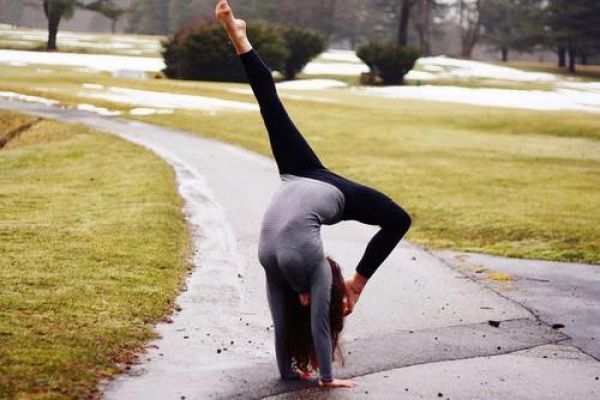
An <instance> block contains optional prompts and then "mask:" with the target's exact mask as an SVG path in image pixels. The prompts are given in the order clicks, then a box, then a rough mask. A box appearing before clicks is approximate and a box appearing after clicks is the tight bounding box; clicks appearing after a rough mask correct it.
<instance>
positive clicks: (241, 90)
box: [227, 84, 339, 103]
mask: <svg viewBox="0 0 600 400" xmlns="http://www.w3.org/2000/svg"><path fill="white" fill-rule="evenodd" d="M278 85H279V84H278ZM227 90H228V91H229V92H232V93H239V94H248V95H254V94H253V93H252V89H244V88H233V89H227ZM279 97H281V98H283V99H291V100H302V101H314V102H316V103H339V101H338V100H334V99H328V98H325V97H315V96H300V95H295V94H289V93H279Z"/></svg>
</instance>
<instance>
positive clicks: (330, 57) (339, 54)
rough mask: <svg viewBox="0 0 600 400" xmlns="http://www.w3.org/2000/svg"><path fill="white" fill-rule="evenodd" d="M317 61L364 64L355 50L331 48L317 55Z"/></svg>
mask: <svg viewBox="0 0 600 400" xmlns="http://www.w3.org/2000/svg"><path fill="white" fill-rule="evenodd" d="M317 61H334V62H346V63H353V64H362V60H361V59H360V58H358V57H357V56H356V52H354V51H353V50H336V49H330V50H327V51H326V52H324V53H322V54H321V55H320V56H319V57H317Z"/></svg>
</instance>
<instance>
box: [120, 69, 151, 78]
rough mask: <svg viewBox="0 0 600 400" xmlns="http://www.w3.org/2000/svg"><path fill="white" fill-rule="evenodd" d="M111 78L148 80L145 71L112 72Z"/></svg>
mask: <svg viewBox="0 0 600 400" xmlns="http://www.w3.org/2000/svg"><path fill="white" fill-rule="evenodd" d="M112 76H113V77H115V78H127V79H138V80H144V79H147V78H148V75H146V72H145V71H136V70H134V69H118V70H116V71H112Z"/></svg>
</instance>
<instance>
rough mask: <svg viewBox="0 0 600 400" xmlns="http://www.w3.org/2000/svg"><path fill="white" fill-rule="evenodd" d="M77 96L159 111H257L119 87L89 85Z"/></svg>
mask: <svg viewBox="0 0 600 400" xmlns="http://www.w3.org/2000/svg"><path fill="white" fill-rule="evenodd" d="M84 89H86V88H84ZM90 89H92V90H90ZM78 96H81V97H87V98H95V99H102V100H108V101H112V102H116V103H122V104H130V105H134V106H140V107H149V108H153V109H159V110H160V109H163V110H164V109H177V108H183V109H195V110H206V111H258V106H256V105H255V104H252V103H245V102H241V101H232V100H221V99H216V98H213V97H205V96H193V95H185V94H174V93H167V92H153V91H148V90H137V89H127V88H121V87H108V88H106V89H105V90H102V89H101V88H100V89H98V88H90V86H89V84H88V85H87V90H85V91H83V92H80V93H78Z"/></svg>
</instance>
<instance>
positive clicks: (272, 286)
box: [216, 0, 411, 387]
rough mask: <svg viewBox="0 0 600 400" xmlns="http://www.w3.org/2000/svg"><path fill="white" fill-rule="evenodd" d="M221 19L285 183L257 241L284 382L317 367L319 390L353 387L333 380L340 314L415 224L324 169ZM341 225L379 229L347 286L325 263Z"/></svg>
mask: <svg viewBox="0 0 600 400" xmlns="http://www.w3.org/2000/svg"><path fill="white" fill-rule="evenodd" d="M216 15H217V19H218V21H219V22H220V23H221V24H222V25H223V27H224V28H225V30H226V31H227V34H228V36H229V38H230V39H231V42H232V44H233V46H234V47H235V50H236V53H237V54H238V56H239V58H240V61H241V62H242V65H243V67H244V69H245V71H246V75H247V76H248V80H249V82H250V86H251V87H252V90H253V92H254V95H255V96H256V99H257V101H258V103H259V105H260V112H261V115H262V117H263V120H264V123H265V126H266V128H267V131H268V133H269V141H270V144H271V149H272V151H273V155H274V157H275V161H276V163H277V166H278V169H279V174H280V176H281V179H282V184H281V186H280V188H279V190H278V191H277V192H276V193H275V195H274V196H273V198H272V199H271V202H270V204H269V207H268V209H267V211H266V213H265V216H264V219H263V226H262V230H261V235H260V239H259V260H260V262H261V264H262V266H263V267H264V269H265V272H266V277H267V295H268V300H269V307H270V309H271V315H272V317H273V323H274V327H275V350H276V353H277V364H278V367H279V372H280V374H281V377H282V379H298V378H300V379H307V378H308V376H307V374H306V372H307V371H308V370H309V369H310V367H311V366H312V367H315V366H318V368H319V373H320V379H319V384H320V385H321V386H325V387H355V386H356V384H355V383H354V382H352V381H348V380H342V379H334V378H333V374H332V368H331V363H332V359H333V353H334V350H335V349H336V347H337V344H338V343H337V340H338V337H339V334H340V331H341V329H342V328H343V316H344V315H347V314H349V313H351V312H352V310H353V308H354V305H355V304H356V302H357V301H358V298H359V296H360V294H361V293H362V291H363V289H364V287H365V285H366V284H367V281H368V279H369V278H370V277H371V276H372V275H373V274H374V273H375V271H376V270H377V268H378V267H379V266H380V265H381V263H383V261H384V260H385V259H386V258H387V256H388V255H389V254H390V252H391V251H392V250H393V249H394V247H396V245H397V244H398V242H399V241H400V239H401V238H402V237H403V236H404V234H405V233H406V232H407V230H408V228H409V227H410V224H411V219H410V217H409V215H408V214H407V213H406V212H405V211H404V210H403V209H402V208H400V207H399V206H398V205H396V204H395V203H394V202H393V201H392V200H391V199H390V198H388V197H387V196H385V195H383V194H381V193H379V192H377V191H375V190H373V189H371V188H368V187H366V186H363V185H359V184H357V183H355V182H352V181H350V180H348V179H346V178H344V177H341V176H339V175H337V174H334V173H333V172H331V171H329V170H328V169H327V168H325V167H324V166H323V164H322V163H321V161H320V160H319V158H318V157H317V155H316V154H315V153H314V152H313V150H312V149H311V148H310V146H309V145H308V143H307V142H306V141H305V140H304V138H303V136H302V135H301V134H300V132H299V131H298V129H297V128H296V127H295V126H294V124H293V122H292V121H291V119H290V117H289V116H288V114H287V112H286V110H285V108H284V106H283V104H282V103H281V101H280V99H279V97H278V95H277V91H276V87H275V82H274V80H273V76H272V74H271V71H270V70H269V68H268V67H267V66H266V65H265V64H264V63H263V62H262V60H261V58H260V56H259V55H258V53H257V52H256V50H254V49H253V48H252V45H251V44H250V42H249V40H248V38H247V37H246V23H245V22H244V21H243V20H240V19H236V18H234V16H233V13H232V11H231V8H230V7H229V5H228V3H227V0H220V1H219V3H218V4H217V7H216ZM342 220H356V221H359V222H362V223H365V224H369V225H378V226H380V227H381V229H380V230H379V232H377V234H376V235H375V236H374V237H373V238H372V239H371V241H370V242H369V244H368V245H367V248H366V250H365V253H364V255H363V257H362V259H361V260H360V262H359V264H358V266H357V267H356V272H355V273H354V275H353V277H352V278H351V279H349V280H348V281H347V282H345V283H344V282H343V278H342V277H341V271H340V269H339V266H337V264H336V263H335V262H334V261H333V260H331V259H328V258H326V257H325V255H324V253H323V245H322V243H321V236H320V228H321V225H322V224H327V225H331V224H335V223H338V222H340V221H342ZM302 321H304V322H302ZM307 326H308V329H306V328H307ZM307 344H308V345H307ZM294 367H296V369H294Z"/></svg>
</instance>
